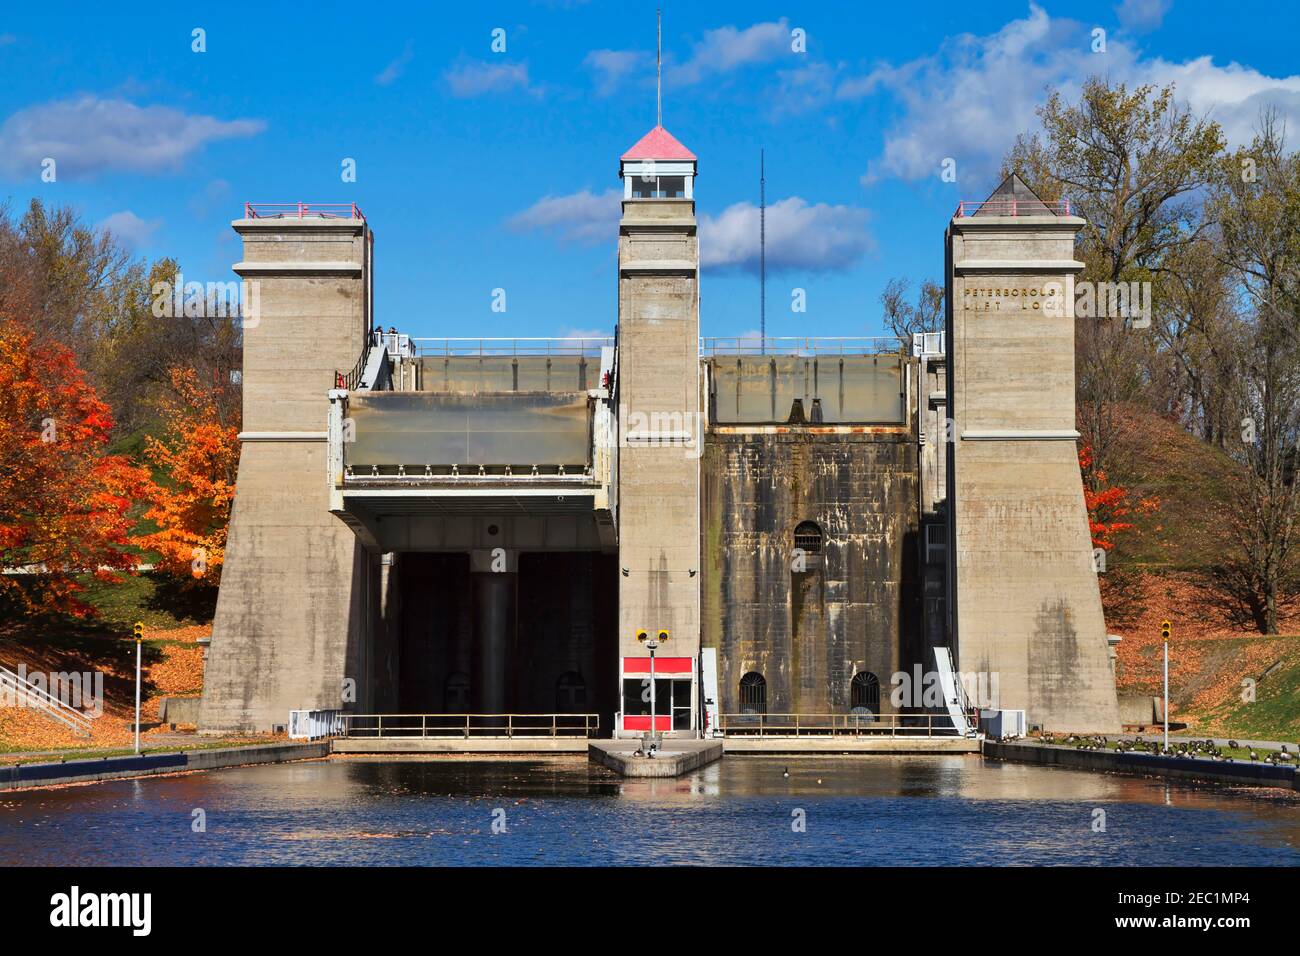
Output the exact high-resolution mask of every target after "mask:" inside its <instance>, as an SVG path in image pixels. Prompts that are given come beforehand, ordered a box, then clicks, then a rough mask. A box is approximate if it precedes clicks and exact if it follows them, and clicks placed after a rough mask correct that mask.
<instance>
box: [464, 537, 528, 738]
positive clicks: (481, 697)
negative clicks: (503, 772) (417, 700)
mask: <svg viewBox="0 0 1300 956" xmlns="http://www.w3.org/2000/svg"><path fill="white" fill-rule="evenodd" d="M475 557H476V558H477V554H476V555H475ZM471 577H472V578H473V581H474V650H473V660H474V688H473V700H474V707H475V708H476V709H477V710H478V712H479V713H484V714H500V713H504V712H505V711H506V710H508V709H509V708H508V705H507V697H508V696H509V692H510V688H509V668H510V661H511V658H512V657H513V656H514V655H513V651H514V647H515V638H516V615H515V607H516V603H515V601H516V595H517V593H518V583H519V575H518V574H516V573H513V572H497V573H494V572H492V571H486V572H480V571H478V570H477V569H475V572H474V574H473V575H471Z"/></svg>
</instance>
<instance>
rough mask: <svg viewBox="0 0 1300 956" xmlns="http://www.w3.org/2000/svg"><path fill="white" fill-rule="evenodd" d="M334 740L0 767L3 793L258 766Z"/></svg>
mask: <svg viewBox="0 0 1300 956" xmlns="http://www.w3.org/2000/svg"><path fill="white" fill-rule="evenodd" d="M329 753H330V742H329V741H328V740H321V741H314V742H311V743H305V742H304V743H275V744H258V745H255V746H252V747H214V748H210V749H204V750H179V751H175V752H172V753H150V754H128V755H126V756H119V757H89V758H85V759H81V760H63V761H52V762H48V763H29V764H13V765H10V766H5V767H0V791H3V790H31V789H36V788H39V787H56V786H62V785H64V784H70V783H97V782H99V781H102V780H118V779H121V778H124V777H150V776H158V775H161V774H173V773H191V772H194V771H199V770H220V769H222V768H224V767H244V766H250V765H254V764H266V763H288V762H290V761H296V760H319V759H321V758H323V757H328V756H329Z"/></svg>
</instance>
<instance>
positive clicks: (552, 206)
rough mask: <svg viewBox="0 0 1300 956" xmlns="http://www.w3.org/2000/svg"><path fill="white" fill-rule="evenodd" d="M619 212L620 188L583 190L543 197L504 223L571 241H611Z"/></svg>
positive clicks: (615, 230)
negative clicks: (594, 191) (595, 190)
mask: <svg viewBox="0 0 1300 956" xmlns="http://www.w3.org/2000/svg"><path fill="white" fill-rule="evenodd" d="M622 212H623V192H622V190H619V189H608V190H606V191H605V192H603V193H593V192H591V190H589V189H584V190H582V191H581V192H576V193H569V194H568V195H566V196H545V197H543V198H542V199H539V200H537V202H535V203H533V204H532V205H531V206H529V207H528V208H527V209H525V210H524V211H523V212H521V213H518V214H517V215H515V216H513V217H511V219H510V221H509V222H508V223H507V225H508V226H509V227H510V228H511V229H513V230H515V231H516V232H529V231H542V232H552V233H555V234H558V235H559V237H560V238H561V239H563V240H565V241H571V242H581V243H598V242H611V241H613V239H614V237H615V236H617V235H618V220H619V217H620V216H621V215H622Z"/></svg>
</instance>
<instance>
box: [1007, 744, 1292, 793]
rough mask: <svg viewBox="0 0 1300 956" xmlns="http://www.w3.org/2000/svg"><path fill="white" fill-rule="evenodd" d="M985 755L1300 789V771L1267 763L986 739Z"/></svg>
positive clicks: (1103, 770) (1051, 764) (1104, 770)
mask: <svg viewBox="0 0 1300 956" xmlns="http://www.w3.org/2000/svg"><path fill="white" fill-rule="evenodd" d="M982 752H983V754H984V756H985V757H988V758H991V759H993V760H1009V761H1014V762H1017V763H1033V764H1040V765H1042V766H1048V767H1067V768H1069V769H1072V770H1091V771H1094V772H1099V773H1123V774H1132V775H1137V776H1144V777H1167V778H1169V779H1172V780H1187V781H1195V782H1198V783H1219V784H1227V785H1230V786H1236V787H1275V788H1281V789H1286V790H1300V772H1297V771H1296V770H1295V769H1294V768H1291V767H1276V766H1273V765H1271V764H1266V763H1240V762H1233V763H1227V762H1221V761H1216V760H1210V759H1206V758H1195V757H1162V756H1158V755H1156V754H1150V753H1135V752H1132V751H1130V752H1128V753H1120V752H1119V751H1115V750H1079V749H1077V748H1075V747H1060V746H1055V745H1052V744H1028V743H1002V742H999V741H996V740H985V741H984V743H983V748H982Z"/></svg>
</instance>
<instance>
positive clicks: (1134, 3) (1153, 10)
mask: <svg viewBox="0 0 1300 956" xmlns="http://www.w3.org/2000/svg"><path fill="white" fill-rule="evenodd" d="M1172 6H1173V0H1123V2H1122V3H1120V5H1119V6H1117V7H1116V8H1115V15H1116V16H1117V17H1119V22H1120V23H1121V24H1123V26H1124V28H1125V29H1126V30H1132V31H1133V32H1134V33H1145V32H1147V31H1148V30H1154V29H1156V28H1157V27H1159V26H1160V24H1161V23H1162V22H1164V19H1165V14H1166V13H1168V12H1169V8H1170V7H1172Z"/></svg>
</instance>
